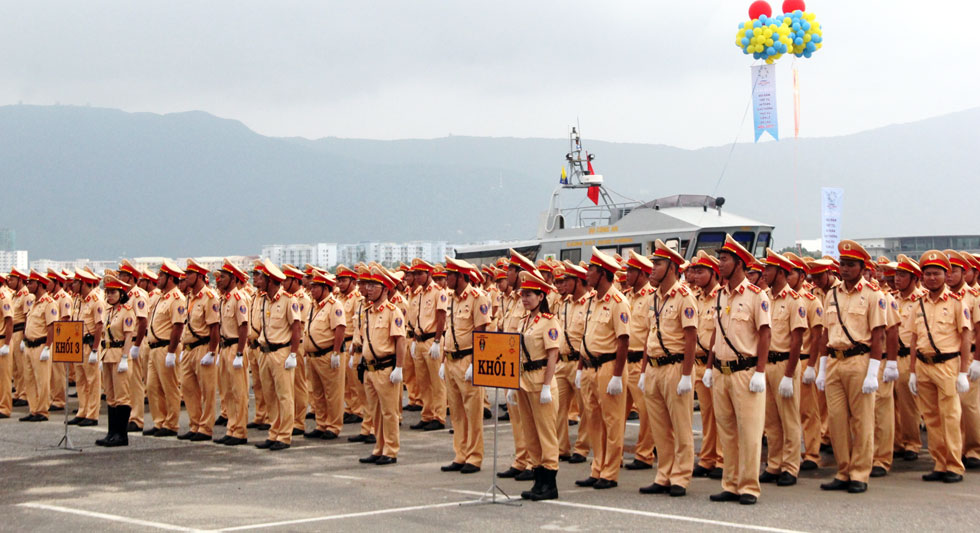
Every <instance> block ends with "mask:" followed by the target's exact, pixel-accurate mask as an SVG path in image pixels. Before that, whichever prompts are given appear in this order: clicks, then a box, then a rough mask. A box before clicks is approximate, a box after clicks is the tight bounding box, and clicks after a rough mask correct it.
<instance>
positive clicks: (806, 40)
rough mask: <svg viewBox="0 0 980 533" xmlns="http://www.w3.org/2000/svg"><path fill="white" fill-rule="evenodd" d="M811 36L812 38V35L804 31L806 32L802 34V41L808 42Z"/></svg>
mask: <svg viewBox="0 0 980 533" xmlns="http://www.w3.org/2000/svg"><path fill="white" fill-rule="evenodd" d="M812 38H813V36H812V35H810V34H809V33H806V34H804V35H803V42H805V43H808V42H810V39H812Z"/></svg>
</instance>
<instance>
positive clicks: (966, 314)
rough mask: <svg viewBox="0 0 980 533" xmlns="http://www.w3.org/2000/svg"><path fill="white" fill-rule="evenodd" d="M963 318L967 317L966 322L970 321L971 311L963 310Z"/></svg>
mask: <svg viewBox="0 0 980 533" xmlns="http://www.w3.org/2000/svg"><path fill="white" fill-rule="evenodd" d="M963 316H965V317H966V320H967V321H969V320H970V310H969V309H964V310H963Z"/></svg>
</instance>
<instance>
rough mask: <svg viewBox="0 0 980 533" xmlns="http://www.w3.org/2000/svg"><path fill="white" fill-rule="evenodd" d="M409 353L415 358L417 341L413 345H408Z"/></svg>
mask: <svg viewBox="0 0 980 533" xmlns="http://www.w3.org/2000/svg"><path fill="white" fill-rule="evenodd" d="M408 353H410V354H412V357H415V341H412V344H409V345H408Z"/></svg>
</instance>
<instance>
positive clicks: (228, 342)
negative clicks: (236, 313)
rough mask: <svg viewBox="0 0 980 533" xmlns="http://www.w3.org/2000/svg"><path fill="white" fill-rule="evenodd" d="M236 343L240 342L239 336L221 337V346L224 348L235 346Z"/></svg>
mask: <svg viewBox="0 0 980 533" xmlns="http://www.w3.org/2000/svg"><path fill="white" fill-rule="evenodd" d="M236 344H238V337H235V338H230V337H221V346H222V347H224V348H227V347H229V346H234V345H236Z"/></svg>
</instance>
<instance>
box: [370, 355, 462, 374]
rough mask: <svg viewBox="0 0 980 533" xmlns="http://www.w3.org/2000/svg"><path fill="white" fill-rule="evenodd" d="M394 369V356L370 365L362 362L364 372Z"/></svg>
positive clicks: (387, 356)
mask: <svg viewBox="0 0 980 533" xmlns="http://www.w3.org/2000/svg"><path fill="white" fill-rule="evenodd" d="M471 351H472V350H471ZM394 367H395V354H388V355H383V356H381V357H378V358H377V359H375V360H374V361H372V362H370V363H369V362H367V359H365V360H364V370H365V371H367V372H376V371H378V370H384V369H386V368H394Z"/></svg>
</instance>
